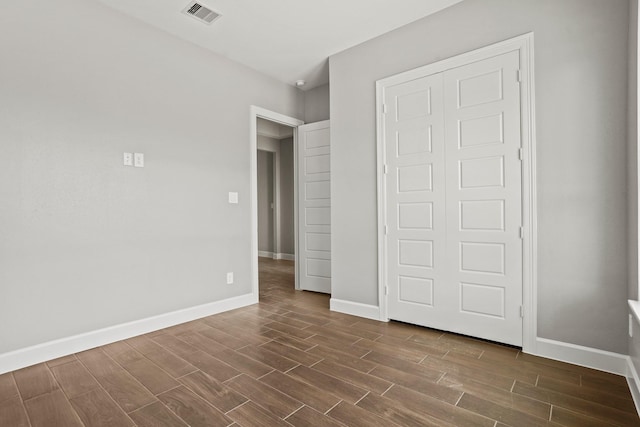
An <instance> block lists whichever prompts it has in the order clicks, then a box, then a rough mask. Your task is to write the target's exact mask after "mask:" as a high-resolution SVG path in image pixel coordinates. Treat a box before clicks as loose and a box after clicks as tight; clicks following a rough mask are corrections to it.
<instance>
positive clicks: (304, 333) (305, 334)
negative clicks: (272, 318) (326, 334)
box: [264, 322, 314, 340]
mask: <svg viewBox="0 0 640 427" xmlns="http://www.w3.org/2000/svg"><path fill="white" fill-rule="evenodd" d="M264 326H266V327H267V328H270V329H275V330H276V331H280V332H284V333H285V334H287V335H291V336H292V337H295V338H300V339H302V340H304V339H306V338H309V337H311V336H313V335H314V332H312V331H309V330H308V329H298V328H294V327H293V326H290V325H285V324H284V323H280V322H270V323H267V324H265V325H264Z"/></svg>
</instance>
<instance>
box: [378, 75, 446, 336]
mask: <svg viewBox="0 0 640 427" xmlns="http://www.w3.org/2000/svg"><path fill="white" fill-rule="evenodd" d="M385 97H386V105H387V114H386V118H387V119H386V121H385V129H384V135H385V142H386V146H385V150H386V153H385V157H386V165H387V173H386V194H387V207H388V209H387V233H388V235H387V254H388V262H387V277H388V279H387V283H388V289H389V297H388V310H389V313H390V316H391V317H392V318H393V319H397V320H402V321H405V322H410V323H416V324H422V325H424V324H431V323H433V322H434V321H435V320H436V319H437V318H438V316H441V315H442V314H438V313H439V312H440V311H441V308H443V307H441V305H440V302H441V301H442V297H441V296H440V295H439V294H440V290H441V288H442V287H443V286H444V282H445V275H444V274H445V258H444V257H445V239H446V224H445V215H444V214H445V169H444V167H445V162H444V154H445V152H444V121H443V110H442V102H443V98H442V75H441V74H435V75H432V76H428V77H423V78H420V79H417V80H413V81H410V82H406V83H402V84H399V85H396V86H393V87H390V88H387V90H386V92H385Z"/></svg>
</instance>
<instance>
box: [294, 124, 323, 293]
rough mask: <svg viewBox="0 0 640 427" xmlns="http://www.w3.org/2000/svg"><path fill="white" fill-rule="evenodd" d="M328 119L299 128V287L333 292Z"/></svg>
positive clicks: (307, 289)
mask: <svg viewBox="0 0 640 427" xmlns="http://www.w3.org/2000/svg"><path fill="white" fill-rule="evenodd" d="M330 150H331V144H330V139H329V121H328V120H327V121H323V122H318V123H311V124H308V125H303V126H299V127H298V209H299V213H298V218H299V230H298V238H299V239H300V240H299V245H298V250H299V252H300V253H299V256H298V263H299V264H300V265H299V269H298V271H299V272H300V275H299V279H298V280H299V282H298V283H299V286H300V289H302V290H306V291H314V292H323V293H331V163H330Z"/></svg>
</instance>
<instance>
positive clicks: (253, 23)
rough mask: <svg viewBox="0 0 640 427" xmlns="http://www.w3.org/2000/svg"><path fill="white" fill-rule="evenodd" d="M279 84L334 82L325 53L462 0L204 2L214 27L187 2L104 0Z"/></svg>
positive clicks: (353, 44) (210, 0) (253, 0)
mask: <svg viewBox="0 0 640 427" xmlns="http://www.w3.org/2000/svg"><path fill="white" fill-rule="evenodd" d="M100 1H101V2H102V3H105V4H107V5H109V6H111V7H113V8H115V9H118V10H120V11H122V12H124V13H126V14H128V15H131V16H134V17H136V18H138V19H140V20H142V21H145V22H147V23H149V24H151V25H154V26H156V27H158V28H160V29H162V30H165V31H168V32H169V33H171V34H174V35H176V36H178V37H180V38H183V39H185V40H188V41H190V42H192V43H195V44H197V45H200V46H202V47H204V48H206V49H210V50H212V51H214V52H217V53H219V54H221V55H223V56H225V57H227V58H229V59H232V60H234V61H237V62H240V63H242V64H245V65H247V66H249V67H251V68H253V69H255V70H258V71H260V72H262V73H264V74H267V75H270V76H272V77H274V78H276V79H278V80H280V81H282V82H285V83H288V84H292V85H293V84H294V83H295V81H296V80H299V79H302V80H306V81H307V85H305V87H304V89H310V88H313V87H315V86H319V85H322V84H324V83H328V82H329V69H328V63H327V58H328V57H329V56H330V55H333V54H335V53H338V52H341V51H343V50H345V49H347V48H349V47H352V46H355V45H357V44H359V43H362V42H364V41H366V40H369V39H372V38H374V37H377V36H379V35H381V34H384V33H386V32H389V31H391V30H393V29H396V28H399V27H401V26H403V25H406V24H408V23H410V22H413V21H416V20H418V19H420V18H423V17H425V16H427V15H429V14H432V13H435V12H437V11H439V10H442V9H444V8H446V7H448V6H451V5H453V4H455V3H458V2H460V1H462V0H200V1H199V3H201V4H202V5H203V6H207V7H209V8H210V9H213V10H214V11H216V12H218V13H220V14H222V17H221V18H220V19H218V20H217V21H215V22H214V23H213V24H211V25H206V24H204V23H201V22H199V21H197V20H195V19H193V18H192V17H190V16H187V15H184V14H182V13H181V11H182V10H183V9H184V8H185V7H186V6H187V4H188V3H189V0H100Z"/></svg>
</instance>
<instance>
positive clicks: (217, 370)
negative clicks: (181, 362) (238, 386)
mask: <svg viewBox="0 0 640 427" xmlns="http://www.w3.org/2000/svg"><path fill="white" fill-rule="evenodd" d="M185 360H186V361H187V362H189V363H191V364H192V365H193V366H195V367H197V368H198V369H200V370H201V371H202V372H204V373H205V374H207V375H209V376H210V377H211V378H215V379H216V380H217V381H220V382H224V381H226V380H228V379H230V378H233V377H235V376H238V375H240V371H238V370H237V369H235V368H232V367H231V366H229V365H227V364H226V363H224V362H222V361H221V360H219V359H216V358H215V357H213V356H210V355H208V354H207V353H205V352H203V351H200V350H198V351H197V352H195V353H191V354H189V355H187V356H185Z"/></svg>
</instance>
